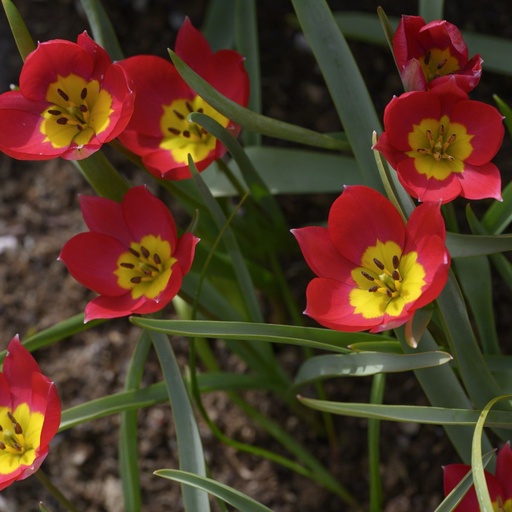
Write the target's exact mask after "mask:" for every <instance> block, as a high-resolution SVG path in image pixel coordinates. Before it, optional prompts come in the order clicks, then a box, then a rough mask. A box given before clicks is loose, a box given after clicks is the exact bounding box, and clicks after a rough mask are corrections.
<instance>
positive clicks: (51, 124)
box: [0, 32, 134, 160]
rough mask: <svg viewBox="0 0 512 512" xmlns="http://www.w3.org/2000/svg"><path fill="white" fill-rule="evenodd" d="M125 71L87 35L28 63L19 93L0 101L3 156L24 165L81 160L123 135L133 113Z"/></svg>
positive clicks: (47, 46)
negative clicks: (41, 161)
mask: <svg viewBox="0 0 512 512" xmlns="http://www.w3.org/2000/svg"><path fill="white" fill-rule="evenodd" d="M133 96H134V95H133V93H132V91H131V90H130V88H129V87H128V83H127V78H126V76H125V73H124V71H123V69H122V68H121V66H118V65H117V64H112V62H111V60H110V58H109V56H108V54H107V52H106V51H105V50H104V49H103V48H102V47H101V46H99V45H98V44H96V43H95V42H94V41H93V40H92V39H91V38H90V37H89V36H88V35H87V33H86V32H84V33H83V34H81V35H79V36H78V40H77V43H72V42H71V41H64V40H61V39H54V40H52V41H48V42H45V43H40V44H39V45H38V47H37V48H36V49H35V50H34V51H33V52H32V53H31V54H30V55H29V56H28V57H27V59H26V61H25V64H24V65H23V69H22V71H21V75H20V88H19V90H18V91H10V92H6V93H4V94H1V95H0V129H1V135H0V150H1V151H3V152H4V153H6V154H7V155H9V156H11V157H13V158H17V159H20V160H48V159H51V158H56V157H58V156H61V157H62V158H65V159H67V160H80V159H82V158H85V157H87V156H89V155H90V154H91V153H94V152H95V151H97V150H98V149H99V148H100V147H101V145H102V144H104V143H105V142H108V141H110V140H112V139H114V138H115V137H117V136H118V135H119V133H120V132H121V131H122V130H123V129H124V128H125V127H126V125H127V123H128V121H129V120H130V116H131V114H132V111H133Z"/></svg>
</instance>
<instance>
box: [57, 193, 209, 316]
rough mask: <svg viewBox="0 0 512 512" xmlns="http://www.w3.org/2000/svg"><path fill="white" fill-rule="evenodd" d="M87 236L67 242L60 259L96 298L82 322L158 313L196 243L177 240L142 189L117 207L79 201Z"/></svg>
mask: <svg viewBox="0 0 512 512" xmlns="http://www.w3.org/2000/svg"><path fill="white" fill-rule="evenodd" d="M80 207H81V209H82V214H83V216H84V220H85V223H86V224H87V227H88V228H89V229H90V231H89V232H86V233H80V234H78V235H76V236H74V237H73V238H71V240H68V242H66V244H65V245H64V247H63V248H62V251H61V253H60V256H59V259H61V260H62V261H63V262H64V263H65V264H66V266H67V267H68V270H69V271H70V273H71V274H72V275H73V277H74V278H75V279H76V280H77V281H79V282H80V283H82V284H83V285H84V286H86V287H87V288H90V289H92V290H94V291H95V292H97V293H98V294H99V297H96V298H95V299H93V300H92V301H91V302H89V303H88V304H87V306H86V308H85V321H86V322H88V321H89V320H93V319H96V318H116V317H120V316H126V315H130V314H132V313H139V314H147V313H153V312H155V311H159V310H160V309H162V308H163V307H164V306H166V305H167V304H168V303H169V302H170V301H171V299H172V298H173V297H174V296H175V295H176V294H177V293H178V291H179V289H180V287H181V282H182V279H183V276H184V275H185V274H186V273H187V272H188V271H189V270H190V267H191V265H192V260H193V258H194V250H195V246H196V243H197V242H198V241H199V239H198V238H196V237H195V236H193V235H192V234H191V233H185V234H184V235H183V236H182V237H181V238H178V236H177V231H176V224H175V222H174V218H173V216H172V215H171V213H170V212H169V209H168V208H167V207H166V206H165V204H164V203H163V202H162V201H160V200H159V199H157V198H156V197H155V196H153V195H152V194H151V193H150V192H149V191H148V190H147V188H146V187H145V186H140V187H135V188H132V189H130V190H129V191H128V192H127V193H126V195H125V196H124V198H123V200H122V202H121V203H116V202H115V201H112V200H110V199H105V198H102V197H95V196H81V197H80Z"/></svg>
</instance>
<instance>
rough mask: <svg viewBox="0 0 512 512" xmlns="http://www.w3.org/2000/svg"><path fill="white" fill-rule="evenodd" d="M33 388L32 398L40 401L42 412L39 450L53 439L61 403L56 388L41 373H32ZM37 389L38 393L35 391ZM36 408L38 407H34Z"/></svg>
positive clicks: (59, 416)
mask: <svg viewBox="0 0 512 512" xmlns="http://www.w3.org/2000/svg"><path fill="white" fill-rule="evenodd" d="M32 386H33V389H34V392H33V395H32V396H33V399H34V401H35V402H36V401H39V402H40V404H41V405H40V407H43V406H44V408H43V409H41V411H42V412H43V414H44V423H43V428H42V430H41V445H40V450H44V449H45V448H46V447H47V446H48V444H49V443H50V441H51V440H52V439H53V437H54V436H55V434H56V433H57V430H58V429H59V426H60V419H61V404H60V399H59V395H58V393H57V388H56V386H55V384H54V383H53V382H51V381H50V380H49V379H48V378H47V377H45V376H44V375H42V374H34V376H33V380H32ZM36 390H39V393H38V392H37V391H36ZM34 410H38V409H34Z"/></svg>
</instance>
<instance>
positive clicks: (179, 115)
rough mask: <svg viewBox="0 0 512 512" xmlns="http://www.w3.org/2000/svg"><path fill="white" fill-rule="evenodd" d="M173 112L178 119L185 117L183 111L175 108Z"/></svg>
mask: <svg viewBox="0 0 512 512" xmlns="http://www.w3.org/2000/svg"><path fill="white" fill-rule="evenodd" d="M173 112H174V115H175V116H176V117H177V118H178V119H185V116H184V115H183V114H182V113H181V112H178V111H177V110H173Z"/></svg>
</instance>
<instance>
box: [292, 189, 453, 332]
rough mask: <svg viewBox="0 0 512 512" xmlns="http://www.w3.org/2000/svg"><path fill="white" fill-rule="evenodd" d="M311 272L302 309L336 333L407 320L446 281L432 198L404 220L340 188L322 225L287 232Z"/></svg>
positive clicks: (365, 193)
mask: <svg viewBox="0 0 512 512" xmlns="http://www.w3.org/2000/svg"><path fill="white" fill-rule="evenodd" d="M292 233H293V234H294V236H295V238H296V239H297V241H298V243H299V245H300V248H301V250H302V253H303V255H304V258H305V259H306V262H307V263H308V265H309V266H310V267H311V270H312V271H313V272H314V273H315V274H316V276H317V277H316V278H315V279H313V280H312V281H311V282H310V283H309V285H308V287H307V290H306V296H307V307H306V310H305V312H304V313H305V314H306V315H308V316H310V317H312V318H314V319H315V320H316V321H317V322H318V323H320V324H321V325H323V326H325V327H328V328H330V329H335V330H338V331H346V332H354V331H364V330H367V329H369V330H370V331H371V332H380V331H383V330H386V329H391V328H394V327H397V326H399V325H401V324H403V323H405V322H407V320H409V319H410V318H411V317H412V316H413V314H414V312H415V311H416V310H417V309H418V308H421V307H423V306H425V305H426V304H428V303H429V302H431V301H432V300H434V299H435V298H436V297H437V296H438V295H439V293H440V292H441V290H442V289H443V287H444V285H445V284H446V281H447V279H448V269H449V266H450V256H449V254H448V251H447V249H446V246H445V236H446V229H445V225H444V221H443V218H442V216H441V213H440V206H439V203H424V204H422V205H420V206H419V207H417V208H415V209H414V211H413V213H412V214H411V217H410V219H409V221H408V222H407V224H406V225H404V222H403V220H402V217H401V216H400V214H399V213H398V211H397V210H396V208H395V207H394V206H393V205H392V204H391V202H390V201H389V200H388V199H386V198H385V197H384V196H382V195H381V194H380V193H378V192H376V191H375V190H373V189H371V188H368V187H365V186H350V187H346V188H345V190H344V192H343V193H342V194H341V196H340V197H339V198H338V199H336V201H335V202H334V203H333V205H332V207H331V210H330V212H329V218H328V222H327V227H317V226H313V227H305V228H300V229H294V230H292Z"/></svg>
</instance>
